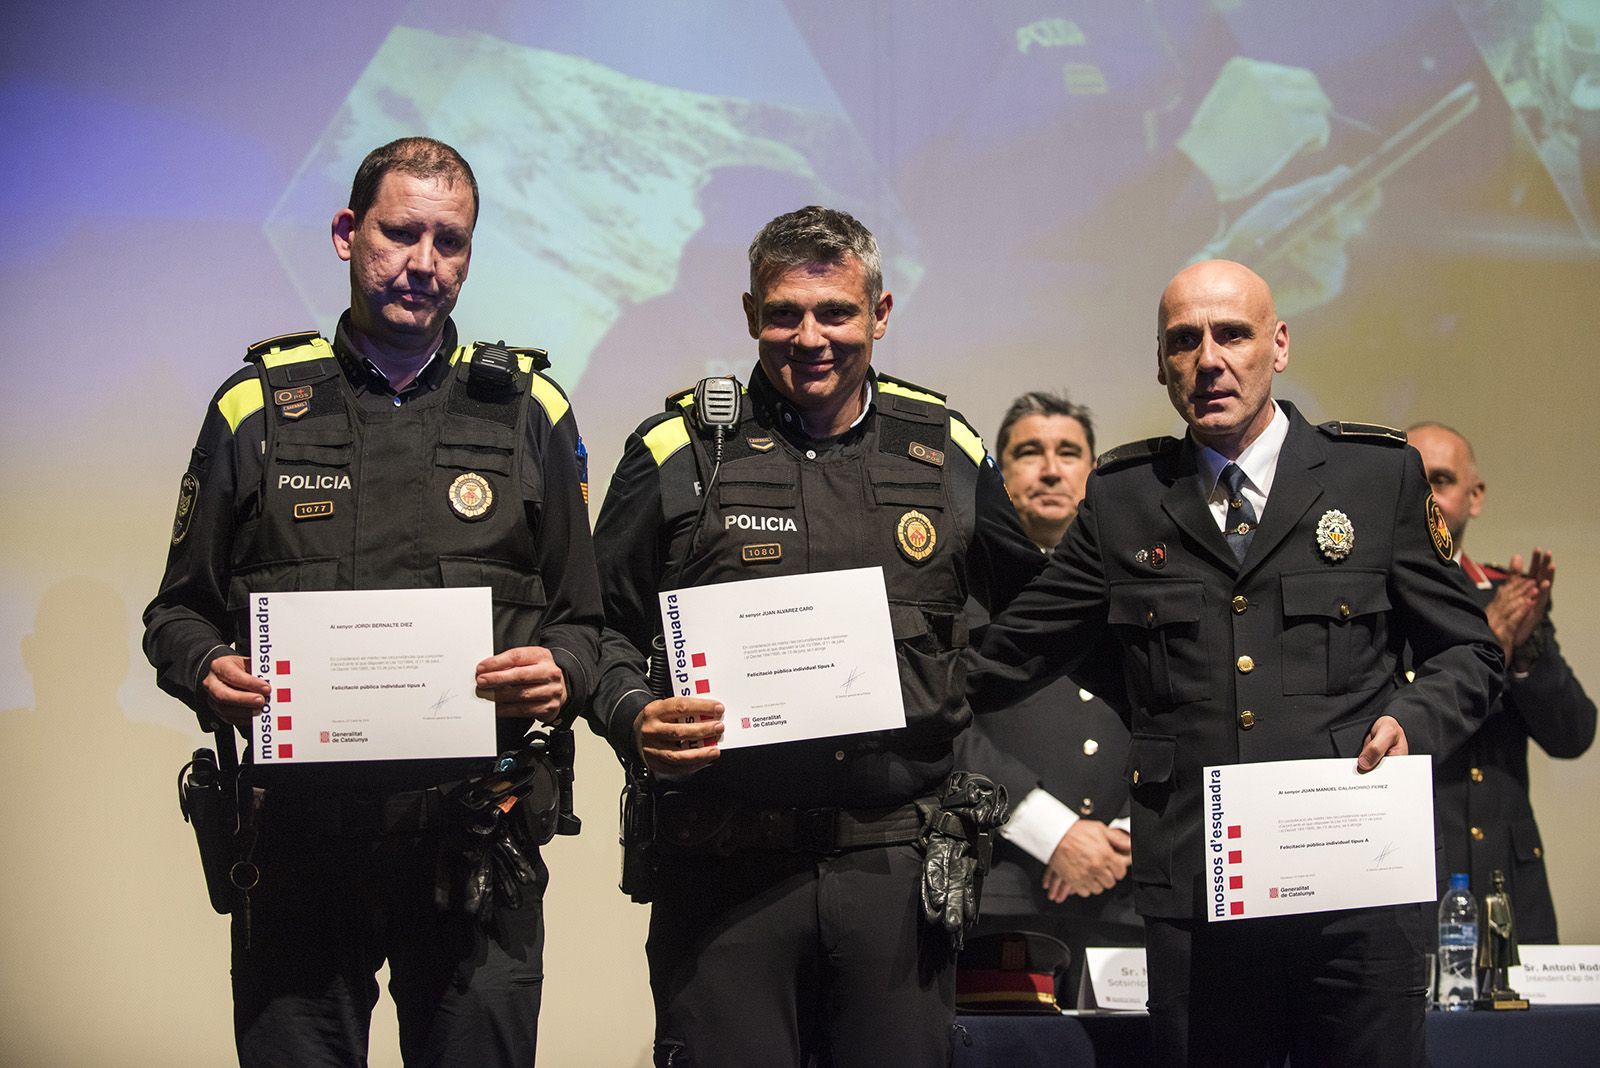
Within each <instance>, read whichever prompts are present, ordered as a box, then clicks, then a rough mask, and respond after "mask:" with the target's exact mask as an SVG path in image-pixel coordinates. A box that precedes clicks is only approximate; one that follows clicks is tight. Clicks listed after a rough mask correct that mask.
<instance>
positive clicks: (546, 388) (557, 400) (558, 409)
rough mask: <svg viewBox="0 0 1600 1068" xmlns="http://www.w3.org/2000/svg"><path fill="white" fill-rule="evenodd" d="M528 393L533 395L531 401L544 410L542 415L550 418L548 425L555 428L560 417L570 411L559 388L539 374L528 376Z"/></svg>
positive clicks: (569, 406)
mask: <svg viewBox="0 0 1600 1068" xmlns="http://www.w3.org/2000/svg"><path fill="white" fill-rule="evenodd" d="M528 392H529V393H531V394H533V399H534V400H536V401H538V402H539V405H540V407H542V408H543V409H544V414H546V415H548V416H549V417H550V425H551V426H555V425H556V424H557V423H559V422H561V417H562V416H563V415H566V414H567V412H569V411H571V409H572V405H571V404H570V403H569V402H568V401H567V398H566V395H565V394H563V393H562V392H561V387H560V386H557V385H556V384H555V383H554V382H552V381H550V380H549V379H548V378H546V377H544V376H543V375H540V374H533V375H529V376H528Z"/></svg>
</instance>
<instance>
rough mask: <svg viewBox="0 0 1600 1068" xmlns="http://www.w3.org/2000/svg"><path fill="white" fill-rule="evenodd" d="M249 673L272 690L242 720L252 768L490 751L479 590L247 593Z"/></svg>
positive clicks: (491, 722) (484, 593)
mask: <svg viewBox="0 0 1600 1068" xmlns="http://www.w3.org/2000/svg"><path fill="white" fill-rule="evenodd" d="M247 603H248V605H249V613H250V616H249V627H250V659H249V664H250V670H251V672H252V673H253V674H255V675H256V676H258V677H259V678H263V679H266V680H267V681H268V682H269V683H271V684H272V693H271V695H270V696H269V697H268V701H267V706H266V707H265V708H263V709H262V710H261V712H260V714H259V715H257V716H256V717H255V720H254V721H253V723H252V724H251V728H250V740H251V745H252V748H253V750H254V759H255V761H256V763H257V764H258V765H261V766H263V767H265V766H271V765H276V764H308V763H313V762H323V761H341V760H418V759H424V758H438V757H478V756H493V755H494V754H495V749H496V746H495V719H494V702H493V701H491V700H487V699H485V698H481V697H479V696H477V693H476V690H475V687H474V679H475V678H476V674H477V672H476V669H477V666H478V662H479V661H481V660H483V659H484V658H485V657H487V656H489V655H491V654H492V653H493V652H494V627H493V617H492V615H491V612H492V609H491V606H490V599H489V588H488V587H487V586H476V587H470V588H457V589H443V590H330V591H325V592H301V593H252V594H250V595H249V601H248V602H247Z"/></svg>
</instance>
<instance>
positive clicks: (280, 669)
mask: <svg viewBox="0 0 1600 1068" xmlns="http://www.w3.org/2000/svg"><path fill="white" fill-rule="evenodd" d="M275 671H276V673H277V674H279V675H287V674H289V661H287V660H280V661H278V663H277V665H276V668H275Z"/></svg>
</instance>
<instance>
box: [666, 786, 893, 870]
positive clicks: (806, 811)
mask: <svg viewBox="0 0 1600 1068" xmlns="http://www.w3.org/2000/svg"><path fill="white" fill-rule="evenodd" d="M921 828H922V817H921V814H920V813H919V812H918V810H917V806H916V805H915V804H910V805H896V806H891V807H889V808H858V809H848V808H756V807H753V806H748V805H742V804H739V803H738V802H732V801H709V800H701V799H690V798H686V797H684V796H683V795H681V794H665V795H661V796H658V797H657V799H656V819H655V838H654V840H655V842H656V844H657V845H662V846H666V847H667V848H668V849H671V850H674V851H677V852H682V853H693V854H702V855H710V856H732V855H733V854H735V853H834V852H838V851H839V850H842V849H858V848H861V847H863V846H888V845H903V844H906V843H908V842H915V841H916V840H917V835H918V832H919V831H920V830H921Z"/></svg>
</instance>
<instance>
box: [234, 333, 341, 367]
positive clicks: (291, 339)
mask: <svg viewBox="0 0 1600 1068" xmlns="http://www.w3.org/2000/svg"><path fill="white" fill-rule="evenodd" d="M321 339H322V335H321V334H319V333H317V332H316V331H315V330H302V331H300V332H299V333H295V334H279V335H278V336H277V337H265V338H262V339H261V340H260V341H257V342H256V343H255V344H253V345H251V346H250V347H249V348H247V349H245V350H244V358H245V360H247V361H249V360H254V359H257V358H259V357H261V356H265V355H266V354H267V353H269V352H277V351H278V350H280V349H297V348H299V347H300V346H301V345H309V344H311V342H313V341H320V340H321Z"/></svg>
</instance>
